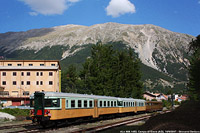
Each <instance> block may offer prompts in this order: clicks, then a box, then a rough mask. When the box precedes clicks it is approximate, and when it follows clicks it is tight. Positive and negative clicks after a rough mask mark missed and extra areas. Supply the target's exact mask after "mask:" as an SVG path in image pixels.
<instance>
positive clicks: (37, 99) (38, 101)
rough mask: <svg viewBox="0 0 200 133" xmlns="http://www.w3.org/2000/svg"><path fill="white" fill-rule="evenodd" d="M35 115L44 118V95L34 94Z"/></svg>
mask: <svg viewBox="0 0 200 133" xmlns="http://www.w3.org/2000/svg"><path fill="white" fill-rule="evenodd" d="M34 110H35V111H34V115H35V116H36V115H37V116H44V93H37V92H35V94H34Z"/></svg>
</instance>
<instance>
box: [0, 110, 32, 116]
mask: <svg viewBox="0 0 200 133" xmlns="http://www.w3.org/2000/svg"><path fill="white" fill-rule="evenodd" d="M0 112H4V113H8V114H10V115H13V116H15V117H16V116H29V112H30V110H29V109H18V108H16V109H10V108H5V109H0Z"/></svg>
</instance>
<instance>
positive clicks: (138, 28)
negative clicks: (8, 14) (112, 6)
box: [0, 23, 194, 90]
mask: <svg viewBox="0 0 200 133" xmlns="http://www.w3.org/2000/svg"><path fill="white" fill-rule="evenodd" d="M192 39H194V37H193V36H190V35H186V34H181V33H175V32H172V31H169V30H166V29H164V28H161V27H158V26H154V25H127V24H118V23H105V24H97V25H93V26H89V27H88V26H79V25H65V26H57V27H53V28H44V29H34V30H29V31H26V32H9V33H4V34H0V56H4V57H5V58H6V59H45V60H48V59H57V60H61V65H62V68H66V67H67V66H68V65H70V64H76V65H77V66H78V67H79V68H81V64H82V63H83V62H84V61H85V59H86V58H87V57H89V56H90V48H91V46H92V45H93V44H96V43H97V42H99V41H101V42H102V43H103V44H112V45H113V46H114V47H115V48H116V49H119V50H121V49H126V48H128V47H131V48H132V49H133V51H134V52H135V55H138V57H139V58H140V59H141V61H142V64H141V66H142V71H143V81H145V86H146V87H145V88H146V89H149V88H151V89H153V88H154V89H155V88H157V89H158V90H159V89H161V88H163V86H164V88H170V87H171V88H173V87H174V86H178V90H179V89H181V88H184V85H185V84H186V81H187V66H188V65H189V61H188V55H187V51H188V44H189V42H190V41H191V40H192ZM157 89H155V90H157Z"/></svg>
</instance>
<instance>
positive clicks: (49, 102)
mask: <svg viewBox="0 0 200 133" xmlns="http://www.w3.org/2000/svg"><path fill="white" fill-rule="evenodd" d="M44 107H60V99H44Z"/></svg>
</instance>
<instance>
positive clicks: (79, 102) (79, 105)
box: [78, 100, 82, 108]
mask: <svg viewBox="0 0 200 133" xmlns="http://www.w3.org/2000/svg"><path fill="white" fill-rule="evenodd" d="M78 107H79V108H81V107H82V103H81V100H78Z"/></svg>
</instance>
